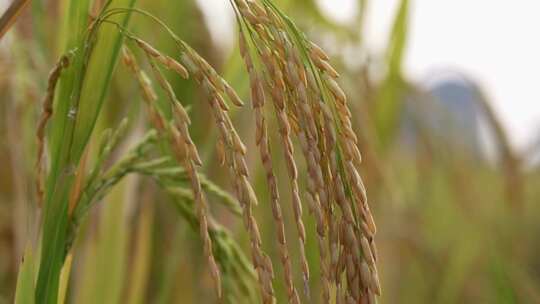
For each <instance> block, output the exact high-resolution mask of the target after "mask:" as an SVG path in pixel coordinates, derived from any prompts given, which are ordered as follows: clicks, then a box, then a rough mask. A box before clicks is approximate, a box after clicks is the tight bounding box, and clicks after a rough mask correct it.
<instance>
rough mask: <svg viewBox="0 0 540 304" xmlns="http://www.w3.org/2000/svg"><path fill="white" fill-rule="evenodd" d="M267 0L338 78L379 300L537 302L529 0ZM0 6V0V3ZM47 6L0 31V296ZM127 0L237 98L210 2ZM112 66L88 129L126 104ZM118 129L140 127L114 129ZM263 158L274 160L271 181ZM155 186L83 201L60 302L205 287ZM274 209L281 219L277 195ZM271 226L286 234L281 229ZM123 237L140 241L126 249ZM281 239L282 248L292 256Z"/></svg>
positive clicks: (27, 199)
mask: <svg viewBox="0 0 540 304" xmlns="http://www.w3.org/2000/svg"><path fill="white" fill-rule="evenodd" d="M95 2H96V3H99V2H100V1H97V0H96V1H95ZM274 2H275V3H276V4H277V5H278V6H279V7H281V8H283V9H284V10H285V11H286V12H287V13H288V14H289V15H290V16H291V17H292V19H293V20H294V21H295V22H296V23H297V25H298V26H299V27H300V28H301V29H302V30H304V31H305V32H306V33H307V35H308V36H309V37H310V38H311V39H312V40H314V41H316V42H317V43H318V44H320V45H321V46H322V47H323V48H324V49H325V50H327V51H328V53H329V54H330V55H331V57H332V62H333V63H334V65H335V66H336V68H337V70H338V71H339V72H340V73H341V75H342V77H341V80H340V81H341V84H342V86H343V87H344V89H345V91H346V92H347V93H348V96H349V99H350V107H351V110H352V113H353V119H354V126H355V129H356V131H357V134H358V136H359V138H360V143H361V147H360V150H361V151H362V154H363V155H364V165H363V167H362V168H361V171H362V172H361V173H362V175H363V177H364V178H365V180H366V187H367V189H368V195H369V197H370V199H371V206H372V210H373V212H374V215H375V219H376V222H377V224H378V227H379V232H378V237H377V240H376V242H377V244H378V247H379V253H380V259H379V262H378V264H379V265H378V266H379V270H380V276H381V282H382V284H383V296H382V298H381V301H380V302H381V303H540V259H538V254H539V253H540V205H539V203H540V90H538V89H537V88H538V83H537V81H538V76H537V75H538V71H540V59H539V54H540V40H538V39H537V38H536V37H537V35H538V28H540V19H538V18H537V16H536V14H537V12H538V10H539V9H540V3H537V2H536V1H526V0H518V1H513V2H512V3H509V2H507V1H506V2H504V1H489V0H476V1H466V0H454V1H444V0H378V1H373V0H294V1H293V0H275V1H274ZM9 3H10V1H6V0H0V8H1V10H0V11H2V12H3V11H4V9H5V8H6V7H7V6H8V5H9ZM65 3H66V1H65V0H64V1H48V0H35V1H32V4H31V6H29V7H28V8H27V10H26V11H25V13H24V14H23V15H22V16H21V18H20V20H19V21H18V23H17V25H16V26H15V27H14V28H13V30H12V31H11V32H10V33H9V34H8V35H7V36H6V37H4V38H3V39H2V41H0V100H1V101H0V165H1V169H0V303H11V302H12V301H13V296H14V290H15V283H16V279H17V268H18V265H19V261H20V260H21V254H22V252H23V249H24V246H25V244H26V243H27V242H28V241H29V240H28V238H29V235H31V233H30V232H29V230H31V227H32V225H31V224H30V222H32V221H34V219H33V217H32V216H30V214H32V212H33V211H34V210H35V198H34V197H33V195H34V194H33V193H34V188H33V187H34V184H33V176H34V164H35V154H36V152H35V149H36V143H35V138H34V132H35V130H36V124H37V118H38V115H39V111H40V104H39V102H40V100H41V98H42V96H43V95H44V93H45V88H46V81H47V74H48V71H49V70H50V69H51V67H52V66H53V64H54V62H55V61H56V60H57V58H58V57H59V55H60V54H59V49H60V43H59V41H60V37H62V32H61V29H60V28H61V27H60V26H59V23H60V22H61V20H62V18H63V17H64V16H63V15H62V14H63V7H64V6H63V5H65ZM95 6H96V7H98V4H96V5H95ZM136 6H138V7H141V8H144V9H146V10H148V11H150V12H152V13H153V14H155V15H156V16H159V17H160V18H161V19H162V20H164V21H165V22H166V23H167V24H169V25H170V26H171V28H173V30H174V31H175V32H176V33H177V34H178V35H179V36H180V37H182V38H184V39H185V40H186V41H188V42H189V43H190V44H191V45H192V46H193V47H194V48H195V49H196V50H197V51H198V52H199V53H200V54H202V55H203V56H204V57H205V58H206V59H207V60H208V61H209V62H210V63H211V64H212V65H213V66H214V67H216V68H217V69H218V71H220V73H221V74H222V75H224V77H225V78H226V79H227V80H229V81H230V83H231V84H232V86H233V87H234V88H236V89H237V90H238V91H239V92H240V93H241V95H242V97H243V98H244V99H247V98H248V97H247V96H248V85H249V83H248V78H247V74H246V72H245V69H244V67H243V65H242V62H241V59H240V56H239V53H238V50H237V43H236V30H237V29H236V27H235V20H234V14H233V12H232V10H231V8H230V5H229V3H228V1H226V0H199V1H195V0H183V1H170V0H138V1H137V4H136ZM131 28H132V29H133V31H134V32H135V33H138V35H139V36H141V37H144V38H145V39H147V40H149V41H150V42H151V43H152V44H154V45H156V46H159V48H160V49H161V50H164V51H165V52H168V53H169V54H172V53H173V50H174V48H173V44H172V42H171V41H170V39H167V38H166V36H165V35H162V34H159V33H156V32H155V30H154V29H153V27H152V26H151V24H150V23H149V22H147V21H145V20H143V19H140V18H133V20H132V22H131ZM126 75H127V72H126V70H125V69H124V68H123V67H119V68H118V70H117V72H116V75H115V77H114V78H113V80H112V83H111V90H110V97H109V98H108V100H107V104H106V106H105V107H104V110H103V115H102V118H100V119H101V120H102V121H101V122H100V127H101V128H105V127H107V126H114V125H115V124H117V123H118V121H119V120H120V119H121V118H122V117H124V116H129V117H132V118H133V117H135V118H136V117H138V116H137V113H138V111H139V107H138V106H135V107H134V106H133V105H134V104H137V105H139V104H140V102H138V101H137V100H138V99H139V96H138V93H137V90H136V85H135V83H134V82H132V81H127V80H126V79H130V78H129V77H128V76H126ZM173 84H174V89H175V91H176V92H177V93H178V95H179V97H180V99H181V100H182V101H185V102H186V103H188V104H190V105H191V107H192V108H191V111H192V115H193V117H194V118H193V119H192V120H193V122H194V127H193V132H194V139H195V141H196V142H197V144H198V145H202V146H203V147H204V146H208V147H211V146H212V145H213V144H214V142H215V138H216V134H215V130H213V129H212V128H208V127H207V120H208V115H209V114H208V112H207V111H208V109H207V108H206V106H205V105H203V104H205V103H203V102H202V101H203V98H202V97H201V93H200V92H198V90H197V89H196V88H195V87H194V86H192V85H189V84H186V83H185V82H181V81H179V80H175V81H173ZM134 101H137V103H135V102H134ZM232 117H233V120H234V123H235V124H236V126H237V127H238V129H239V130H240V131H242V133H243V134H241V136H242V137H243V138H245V139H246V141H247V142H248V143H249V149H253V150H255V149H256V148H255V145H254V139H253V136H254V134H252V133H253V132H252V127H251V126H253V117H252V111H251V110H250V109H249V107H246V109H241V110H236V112H233V113H232ZM274 127H275V126H274ZM137 132H139V133H137ZM136 134H140V130H139V131H137V130H135V131H134V133H133V134H131V135H130V136H137V135H136ZM272 136H275V134H273V135H272ZM274 140H275V138H274ZM206 150H208V151H209V152H208V153H206V155H204V157H205V159H206V164H207V165H206V166H205V167H204V168H203V169H204V171H205V173H206V174H207V175H208V176H209V177H210V178H211V179H212V180H213V181H216V183H218V184H220V185H222V186H223V187H224V188H226V189H229V185H228V183H227V174H226V173H225V172H224V170H222V169H219V166H218V161H217V160H216V159H215V155H213V154H212V153H211V152H210V151H211V150H212V149H206ZM279 157H280V156H276V158H277V159H276V162H277V163H278V164H280V165H279V168H278V172H277V174H278V178H279V177H280V176H281V177H282V180H284V181H285V180H286V178H285V176H286V172H285V170H284V168H283V159H280V158H279ZM250 161H251V162H250V166H251V169H252V173H253V174H252V182H253V183H254V185H255V186H256V191H257V194H258V195H259V197H260V198H261V202H262V204H261V205H260V206H259V207H257V208H256V210H255V212H256V217H257V219H258V221H259V223H260V225H261V230H262V231H261V232H262V234H263V238H264V240H263V248H264V250H265V251H266V252H268V253H269V254H270V255H271V256H272V259H273V260H274V262H275V263H274V264H275V265H279V262H278V260H279V257H278V254H277V248H275V241H274V234H273V231H274V227H273V221H272V218H271V217H270V216H269V210H270V208H269V206H268V205H267V204H265V202H267V201H268V200H267V197H266V196H267V195H266V192H267V190H266V185H265V182H264V174H263V172H262V170H261V166H260V163H259V160H258V157H257V154H256V153H252V154H251V159H250ZM284 183H285V182H284ZM139 194H140V195H139ZM143 194H144V195H143ZM164 199H165V198H163V197H162V196H161V195H160V194H158V193H156V191H155V189H154V187H153V186H152V184H151V183H150V182H146V181H140V180H129V181H128V183H127V184H126V185H125V187H123V189H122V190H121V191H118V193H116V192H115V193H113V194H112V195H110V196H109V197H107V198H106V199H105V200H106V201H107V203H106V204H101V205H100V206H99V208H97V209H96V210H94V211H93V212H92V215H91V218H90V219H89V221H88V222H87V223H86V224H85V225H84V227H83V229H82V231H81V235H80V236H79V239H78V240H77V244H76V247H75V250H76V252H77V255H76V257H75V258H74V261H73V265H74V266H73V274H72V277H71V283H70V288H69V292H68V298H67V300H68V301H69V302H70V303H127V302H128V301H126V300H125V299H131V300H130V301H129V302H130V303H215V302H216V299H215V298H214V295H213V294H212V293H209V292H208V291H207V289H208V288H211V286H212V285H211V280H210V279H209V277H208V274H207V273H208V271H206V268H205V266H204V264H205V263H204V258H203V257H202V256H201V254H200V252H201V251H200V250H201V244H200V240H199V239H198V236H197V233H194V232H193V231H192V230H190V229H189V228H188V224H187V223H185V222H184V221H182V220H181V218H180V217H179V216H178V215H177V213H176V212H172V210H173V208H172V207H171V206H170V205H167V204H160V203H159V202H160V200H164ZM286 199H287V197H286V196H284V200H286ZM284 206H288V202H284ZM284 211H285V213H286V214H285V216H286V221H287V225H288V227H292V214H291V210H290V208H286V207H284ZM213 213H214V216H215V217H216V218H218V219H219V220H220V222H222V223H223V224H224V226H226V227H227V228H228V229H229V230H230V231H231V232H232V235H233V236H234V238H235V240H236V241H238V242H239V243H241V244H243V245H245V243H246V241H247V240H246V235H245V233H244V232H243V227H242V225H241V221H239V220H236V219H233V218H232V216H231V215H230V214H228V213H227V212H226V211H225V210H221V209H219V208H216V209H215V210H214V209H213ZM305 220H306V222H307V228H308V230H309V231H310V237H308V243H307V245H306V246H307V248H308V250H309V253H308V258H309V259H310V260H309V262H310V266H311V267H312V269H313V273H314V275H313V277H312V281H311V282H310V283H311V284H312V285H313V286H312V288H313V290H317V285H318V269H317V268H318V266H317V263H318V257H317V256H318V254H317V244H316V239H315V233H314V225H315V224H314V223H313V220H312V219H311V218H310V217H309V216H308V215H307V214H306V217H305ZM288 233H289V234H290V236H289V238H291V239H294V229H289V231H288ZM136 246H139V247H136ZM140 246H143V247H144V248H146V251H144V252H146V254H145V255H143V256H142V257H141V256H139V255H137V257H136V258H135V257H134V254H133V252H138V251H137V250H139V249H140V248H141V247H140ZM134 248H138V249H137V250H135V249H134ZM295 250H297V248H294V246H293V245H291V251H292V252H293V259H292V260H293V261H297V259H295V258H294V257H295V256H297V254H298V253H297V251H295ZM246 252H247V251H246ZM141 261H143V262H144V263H146V264H147V265H148V267H145V268H143V270H142V271H143V274H142V275H141V274H138V277H139V278H142V280H143V281H142V282H143V283H141V282H138V283H141V285H140V286H142V287H141V288H140V289H139V290H138V291H137V292H138V293H137V295H138V296H137V297H136V299H137V300H134V299H135V298H133V297H131V296H130V295H131V292H132V288H130V286H133V285H132V284H133V282H132V280H131V278H132V275H133V274H132V271H133V267H132V266H133V265H134V263H140V262H141ZM276 268H279V267H276ZM295 269H297V270H299V269H300V267H299V265H296V264H295ZM277 271H278V272H280V271H281V270H277ZM299 272H300V271H298V274H297V275H298V277H297V283H298V284H299V282H300V276H301V274H300V273H299ZM279 276H280V275H277V276H276V277H279ZM275 284H276V289H277V291H278V303H285V302H284V301H285V294H284V286H283V283H282V282H279V280H276V282H275ZM306 303H307V302H306ZM309 303H315V300H312V301H311V302H309Z"/></svg>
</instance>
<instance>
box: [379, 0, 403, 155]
mask: <svg viewBox="0 0 540 304" xmlns="http://www.w3.org/2000/svg"><path fill="white" fill-rule="evenodd" d="M408 26H409V0H402V1H401V4H400V6H399V9H398V12H397V15H396V18H395V21H394V25H393V27H392V32H391V35H390V41H389V43H388V49H387V51H386V66H387V70H386V78H385V80H384V81H383V82H382V84H381V85H380V87H379V89H378V91H379V92H378V98H377V103H376V104H375V112H374V114H375V126H376V129H377V134H378V136H379V139H380V143H381V145H382V147H381V148H383V149H384V148H385V147H387V145H388V143H389V142H390V141H391V140H392V139H393V138H394V136H395V134H396V129H397V128H398V123H399V117H400V115H401V113H402V109H403V107H402V105H403V102H404V98H405V93H406V92H407V89H408V88H407V83H406V81H405V80H404V78H403V74H402V65H403V58H404V55H405V51H406V46H407V33H408V32H409V31H408Z"/></svg>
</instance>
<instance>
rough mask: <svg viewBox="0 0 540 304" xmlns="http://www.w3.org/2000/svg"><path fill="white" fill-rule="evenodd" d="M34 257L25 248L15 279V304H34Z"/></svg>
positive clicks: (30, 251)
mask: <svg viewBox="0 0 540 304" xmlns="http://www.w3.org/2000/svg"><path fill="white" fill-rule="evenodd" d="M34 274H35V273H34V257H33V255H32V249H31V247H30V246H27V247H26V249H25V251H24V258H23V260H22V262H21V265H20V267H19V276H18V277H17V291H16V293H15V304H34V303H35V298H34Z"/></svg>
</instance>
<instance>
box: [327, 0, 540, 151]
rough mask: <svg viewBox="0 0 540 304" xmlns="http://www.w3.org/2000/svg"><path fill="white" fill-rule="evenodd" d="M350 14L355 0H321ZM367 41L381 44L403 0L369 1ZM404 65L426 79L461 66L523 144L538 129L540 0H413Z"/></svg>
mask: <svg viewBox="0 0 540 304" xmlns="http://www.w3.org/2000/svg"><path fill="white" fill-rule="evenodd" d="M319 2H320V4H321V6H323V7H325V8H327V9H328V10H331V11H332V12H331V13H329V15H331V16H333V17H335V18H337V19H340V20H343V21H344V22H346V21H347V20H348V19H350V18H351V17H352V16H351V13H352V14H354V12H355V11H357V10H356V7H357V6H356V5H357V0H319ZM368 2H369V7H368V21H367V29H366V32H365V35H366V43H367V46H368V48H369V49H370V51H371V52H374V53H376V52H380V51H383V50H384V48H385V45H386V42H387V37H388V32H389V28H390V26H391V24H392V21H393V17H394V14H395V10H396V8H397V5H398V4H399V2H400V1H398V0H376V1H368ZM411 5H412V7H411V12H412V16H411V25H410V26H411V28H410V32H409V35H410V36H409V37H410V39H409V48H408V51H407V56H406V59H405V60H406V62H405V72H406V74H407V75H408V76H409V78H411V79H412V80H416V81H422V80H424V79H426V77H427V76H429V75H432V73H433V72H436V71H440V70H448V69H450V70H453V71H454V70H455V71H461V72H463V73H465V74H466V75H468V76H470V77H472V78H473V79H475V80H476V81H477V82H478V83H479V84H480V85H481V86H482V87H483V88H484V90H485V91H486V92H487V94H488V95H489V96H490V97H491V100H492V102H493V104H494V107H495V109H496V111H497V114H498V115H499V117H500V118H501V119H502V121H503V123H504V125H505V127H506V128H507V132H508V133H509V134H510V136H511V142H512V143H513V144H514V145H515V147H517V148H524V147H525V146H526V145H527V144H528V143H529V142H530V141H531V140H533V139H534V135H535V134H538V133H539V131H540V76H539V74H540V39H539V38H540V37H539V30H540V18H538V13H539V12H540V1H538V0H514V1H493V0H452V1H448V0H411Z"/></svg>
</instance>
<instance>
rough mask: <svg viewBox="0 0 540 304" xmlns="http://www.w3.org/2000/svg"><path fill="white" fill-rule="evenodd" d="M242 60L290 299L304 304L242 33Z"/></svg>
mask: <svg viewBox="0 0 540 304" xmlns="http://www.w3.org/2000/svg"><path fill="white" fill-rule="evenodd" d="M239 39H240V45H241V56H242V58H243V60H244V63H245V65H246V67H247V70H248V74H249V77H250V79H251V81H250V85H251V100H252V104H253V111H254V113H255V127H256V144H257V146H258V147H259V154H260V158H261V161H262V164H263V168H264V170H265V174H266V181H267V183H268V188H269V190H270V201H271V205H272V215H273V218H274V222H275V224H276V229H277V234H276V235H277V240H278V243H279V248H278V251H279V254H280V260H281V264H282V266H283V275H284V279H285V286H286V288H287V295H288V300H289V303H295V304H296V303H300V298H299V295H298V292H297V291H296V287H295V286H294V282H293V277H292V266H291V261H290V257H289V256H290V254H289V250H288V248H287V239H286V236H285V223H284V221H283V214H282V213H283V212H282V211H281V206H280V203H279V190H278V187H277V180H276V176H275V174H274V171H273V165H272V158H271V153H270V142H269V138H268V130H267V125H266V118H265V115H264V110H263V107H264V104H265V96H264V93H263V91H262V90H263V88H262V84H261V81H260V76H259V75H257V72H256V71H255V68H254V65H253V61H252V58H251V55H250V53H249V51H248V50H247V48H246V41H245V37H244V33H243V32H241V33H240V36H239Z"/></svg>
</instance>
